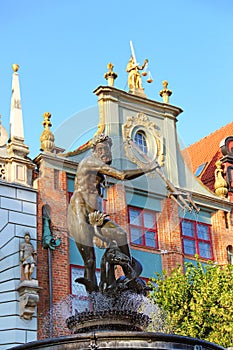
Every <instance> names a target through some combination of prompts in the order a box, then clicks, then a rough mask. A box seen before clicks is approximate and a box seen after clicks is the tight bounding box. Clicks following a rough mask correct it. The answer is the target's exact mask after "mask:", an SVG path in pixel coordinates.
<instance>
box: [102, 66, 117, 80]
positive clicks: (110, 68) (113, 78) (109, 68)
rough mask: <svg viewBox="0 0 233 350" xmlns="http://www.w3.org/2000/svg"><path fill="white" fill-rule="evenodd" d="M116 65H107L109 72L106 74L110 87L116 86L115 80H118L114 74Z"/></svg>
mask: <svg viewBox="0 0 233 350" xmlns="http://www.w3.org/2000/svg"><path fill="white" fill-rule="evenodd" d="M113 67H114V65H113V64H112V63H111V62H110V63H109V64H108V65H107V68H108V72H107V73H105V74H104V77H105V79H106V80H107V81H108V85H109V86H114V80H115V79H116V78H117V74H116V73H115V72H113Z"/></svg>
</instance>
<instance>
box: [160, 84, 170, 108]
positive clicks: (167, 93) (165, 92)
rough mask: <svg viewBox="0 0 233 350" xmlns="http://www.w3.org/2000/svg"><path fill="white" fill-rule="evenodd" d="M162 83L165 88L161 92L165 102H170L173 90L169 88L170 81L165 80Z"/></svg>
mask: <svg viewBox="0 0 233 350" xmlns="http://www.w3.org/2000/svg"><path fill="white" fill-rule="evenodd" d="M162 84H163V90H160V92H159V94H160V96H161V97H162V99H163V102H164V103H169V97H170V96H171V94H172V91H171V90H169V89H168V88H167V87H168V82H167V81H166V80H164V81H163V82H162Z"/></svg>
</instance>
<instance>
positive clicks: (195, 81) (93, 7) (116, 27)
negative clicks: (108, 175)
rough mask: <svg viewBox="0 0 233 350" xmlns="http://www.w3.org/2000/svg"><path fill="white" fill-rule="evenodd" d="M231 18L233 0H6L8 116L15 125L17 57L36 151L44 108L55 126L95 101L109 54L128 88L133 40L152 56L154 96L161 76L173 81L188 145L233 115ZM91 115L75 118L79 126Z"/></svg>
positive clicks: (1, 68)
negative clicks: (13, 80) (13, 98)
mask: <svg viewBox="0 0 233 350" xmlns="http://www.w3.org/2000/svg"><path fill="white" fill-rule="evenodd" d="M232 18H233V2H232V1H231V0H166V1H158V0H148V1H146V2H145V3H144V2H142V1H138V0H135V1H122V0H118V1H115V2H113V1H106V0H102V1H101V0H100V1H98V2H97V1H93V0H86V1H83V0H82V1H80V0H76V1H75V0H40V1H36V0H33V1H31V0H21V1H15V0H8V1H3V0H2V1H1V7H0V35H1V40H0V52H1V55H0V114H1V115H2V122H3V125H4V126H5V127H6V128H7V129H8V125H9V110H10V94H11V74H12V69H11V65H12V63H18V64H19V65H20V70H19V75H20V83H21V97H22V108H23V116H24V123H25V141H26V143H27V144H28V145H30V148H31V157H35V156H36V154H38V153H39V148H40V142H39V137H40V134H41V132H42V130H43V127H42V124H41V122H42V114H43V113H44V112H45V111H49V112H51V113H52V123H53V131H56V130H60V129H59V128H60V125H61V124H62V123H64V122H66V121H67V120H69V119H70V117H71V116H72V115H77V114H78V115H79V114H80V111H83V110H89V108H91V110H92V107H93V106H96V104H97V97H96V96H95V94H93V90H94V89H95V88H96V87H97V86H99V85H105V84H106V80H105V79H104V77H103V75H104V73H105V72H106V71H107V68H106V66H107V63H108V62H110V61H111V62H113V64H114V70H115V71H116V72H117V74H118V78H117V80H116V83H115V86H116V87H117V88H120V89H123V90H127V85H126V83H127V73H126V72H125V68H126V64H127V62H128V59H129V56H130V46H129V41H130V40H132V41H133V44H134V48H135V51H136V55H137V60H138V61H139V62H140V63H142V62H143V60H144V58H148V59H149V67H150V71H151V73H152V76H153V79H154V81H153V83H152V84H147V83H145V84H144V87H145V92H146V94H147V97H148V98H150V99H155V100H158V101H161V98H160V96H159V91H160V89H161V87H162V86H161V82H162V80H164V79H166V80H168V81H169V88H170V89H171V90H172V91H173V95H172V97H171V99H170V103H171V104H173V105H177V106H179V107H181V108H182V109H183V110H184V112H183V113H182V114H181V115H180V116H179V121H178V124H177V128H178V133H179V136H180V138H181V139H182V142H183V145H185V146H188V145H190V144H192V143H194V142H195V141H197V140H199V139H200V138H202V137H204V136H205V135H207V134H209V133H211V132H213V131H215V130H216V129H218V128H220V127H221V126H223V125H225V124H227V123H230V122H231V121H232V114H233V98H232V85H233V69H232V63H233V20H232ZM94 111H96V109H94ZM96 113H97V111H96ZM80 115H81V116H82V113H81V114H80ZM84 119H85V118H82V117H81V118H80V119H78V120H79V122H78V123H76V124H77V125H76V127H77V135H79V134H80V133H81V134H82V133H83V129H82V125H81V124H83V120H84ZM88 127H89V128H91V127H92V126H91V125H89V126H88ZM60 136H61V135H60ZM59 142H60V139H59ZM61 146H62V145H61Z"/></svg>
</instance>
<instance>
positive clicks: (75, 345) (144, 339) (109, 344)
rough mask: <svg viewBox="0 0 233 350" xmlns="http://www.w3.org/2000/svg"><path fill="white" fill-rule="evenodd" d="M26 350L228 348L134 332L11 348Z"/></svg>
mask: <svg viewBox="0 0 233 350" xmlns="http://www.w3.org/2000/svg"><path fill="white" fill-rule="evenodd" d="M23 349H30V350H34V349H47V350H48V349H50V350H52V349H54V350H71V349H82V350H90V349H93V350H95V349H98V350H100V349H157V350H172V349H175V350H223V349H224V348H223V347H221V346H219V345H217V344H213V343H210V342H207V341H204V340H200V339H196V338H190V337H184V336H179V335H173V334H163V333H152V332H131V331H127V332H122V331H93V332H89V333H80V334H75V335H71V336H66V337H60V338H54V339H46V340H40V341H36V342H31V343H27V344H23V345H19V346H16V347H14V348H11V350H23ZM8 350H10V349H8Z"/></svg>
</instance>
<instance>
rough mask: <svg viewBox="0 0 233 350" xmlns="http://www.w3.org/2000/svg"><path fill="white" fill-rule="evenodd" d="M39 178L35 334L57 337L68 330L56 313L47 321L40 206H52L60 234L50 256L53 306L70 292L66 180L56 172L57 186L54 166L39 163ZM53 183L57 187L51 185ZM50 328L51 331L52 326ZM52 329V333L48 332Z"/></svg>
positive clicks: (54, 227)
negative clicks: (37, 284) (36, 319)
mask: <svg viewBox="0 0 233 350" xmlns="http://www.w3.org/2000/svg"><path fill="white" fill-rule="evenodd" d="M41 165H42V168H41V169H40V175H39V178H38V193H39V195H38V242H39V244H38V269H37V275H38V280H39V284H40V287H42V290H41V292H40V301H39V305H38V330H39V332H38V338H39V339H43V338H48V337H51V336H53V337H56V336H58V335H65V334H69V332H68V331H66V330H65V329H64V320H61V324H59V317H56V318H54V322H55V323H54V324H53V327H52V326H51V320H50V321H49V314H48V313H49V268H48V249H45V248H43V247H42V233H43V225H42V207H43V206H44V205H48V206H49V207H50V209H51V212H50V214H51V231H52V234H53V236H54V237H56V236H57V235H59V236H60V237H61V244H60V246H59V247H57V248H56V249H55V250H52V251H51V256H52V290H53V295H52V301H53V305H54V306H56V305H57V304H58V303H59V302H61V301H62V300H64V299H65V298H66V297H67V295H68V294H69V292H70V268H69V238H68V232H67V224H66V215H67V181H66V173H65V172H63V171H59V172H58V182H59V186H57V185H56V184H55V182H54V169H53V168H46V167H44V164H43V163H41ZM54 187H56V188H54ZM48 323H50V326H49V325H48ZM51 327H52V328H53V330H52V331H51V329H52V328H51ZM51 333H52V334H51Z"/></svg>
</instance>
